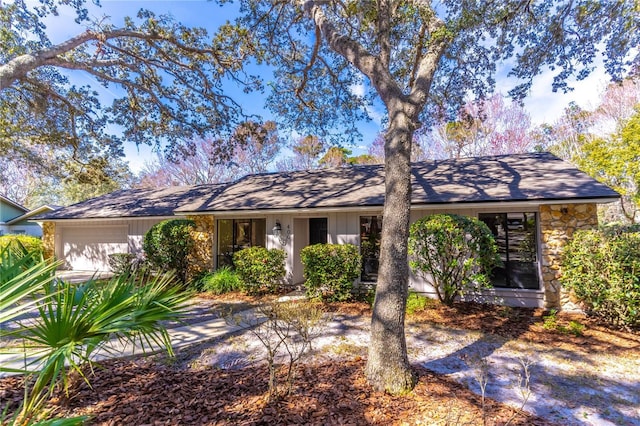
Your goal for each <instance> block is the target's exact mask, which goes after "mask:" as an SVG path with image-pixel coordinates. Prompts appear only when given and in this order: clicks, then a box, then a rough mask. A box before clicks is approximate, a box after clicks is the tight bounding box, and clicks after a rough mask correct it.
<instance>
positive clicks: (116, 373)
mask: <svg viewBox="0 0 640 426" xmlns="http://www.w3.org/2000/svg"><path fill="white" fill-rule="evenodd" d="M364 365H365V361H364V360H363V359H356V360H351V361H346V362H340V363H335V362H332V363H324V364H317V365H308V364H304V365H301V366H300V367H299V368H298V370H297V377H296V382H295V387H294V391H293V393H292V394H291V395H289V396H281V397H279V398H271V399H269V398H268V395H267V381H268V377H267V372H266V369H265V368H264V367H249V368H245V369H242V370H230V371H222V370H213V369H209V370H200V371H185V370H179V369H175V368H173V367H172V366H170V365H167V364H164V363H161V362H157V361H152V360H143V359H140V360H128V361H121V360H114V361H108V362H105V363H103V368H101V369H99V370H96V374H95V376H93V377H91V378H90V380H91V383H92V385H93V389H90V388H89V387H88V386H87V385H86V383H84V382H82V381H77V383H76V384H75V385H74V387H73V389H72V390H71V393H70V394H71V395H72V397H71V398H70V399H66V398H64V396H59V397H57V398H54V399H53V401H52V403H51V404H50V408H52V409H53V410H54V413H55V414H56V415H57V416H65V417H67V416H75V415H89V416H91V420H90V421H89V423H88V424H92V425H133V424H136V425H226V424H242V425H290V424H305V425H327V424H332V425H334V424H335V425H362V424H372V425H404V424H407V425H408V424H467V423H468V422H471V423H472V424H482V421H481V420H480V419H482V408H481V407H482V401H481V399H480V397H479V396H477V395H475V394H474V393H472V392H471V391H469V390H468V389H466V388H465V387H464V386H462V385H460V384H458V383H456V382H454V381H453V380H450V379H447V378H444V377H442V376H439V375H437V374H435V373H433V372H430V371H429V370H427V369H425V368H422V367H416V371H417V373H418V375H419V382H418V384H417V386H416V388H415V389H414V391H413V392H411V393H410V394H408V395H404V396H390V395H387V394H384V393H380V392H373V391H372V390H371V388H370V387H369V385H368V384H367V382H366V380H365V378H364V375H363V369H364ZM19 381H20V379H18V378H11V379H5V380H3V381H1V382H0V395H3V400H7V401H9V400H11V401H15V402H17V401H19V400H20V397H21V394H20V390H19V388H20V386H19V383H18V382H19ZM282 388H284V386H282ZM5 398H6V399H5ZM485 412H486V416H487V421H488V424H492V425H500V424H505V423H507V422H508V420H509V419H511V418H512V417H513V420H512V422H511V424H514V425H524V424H526V425H551V424H553V423H550V422H548V421H546V420H544V419H541V418H538V417H535V416H532V415H530V414H528V413H520V412H518V411H517V410H514V409H512V408H510V407H508V406H506V405H503V404H500V403H498V402H495V401H493V400H489V399H487V400H486V411H485Z"/></svg>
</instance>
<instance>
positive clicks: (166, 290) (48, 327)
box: [0, 248, 190, 424]
mask: <svg viewBox="0 0 640 426" xmlns="http://www.w3.org/2000/svg"><path fill="white" fill-rule="evenodd" d="M56 266H58V264H57V263H53V262H47V261H44V260H42V258H40V259H39V260H38V259H37V258H36V257H34V254H33V253H29V252H28V251H27V250H26V249H24V248H23V249H22V250H9V249H8V248H5V249H3V250H0V293H1V294H2V298H0V322H5V321H11V320H12V319H15V318H17V317H18V316H20V315H23V314H25V313H27V312H30V311H33V310H35V309H36V308H37V311H38V314H39V321H36V322H34V323H33V324H31V325H27V326H24V327H23V329H21V330H19V331H18V332H17V333H18V334H19V336H20V337H22V338H24V339H25V340H26V342H28V343H27V345H25V347H24V350H25V351H26V352H25V357H32V359H33V360H32V361H30V362H29V364H28V366H27V368H28V370H27V373H28V374H29V375H32V376H33V379H34V380H33V383H32V384H31V385H30V387H28V389H27V393H26V396H25V401H24V404H23V407H22V413H21V417H23V420H24V419H27V420H28V419H32V418H33V416H36V415H37V414H38V412H39V411H40V409H41V408H42V406H43V404H44V402H45V401H46V399H47V397H48V396H49V395H50V394H51V393H52V392H53V391H54V390H55V389H56V387H57V385H58V384H59V383H62V384H63V385H65V386H66V383H67V377H68V371H67V366H70V367H71V369H73V370H75V371H77V372H78V373H80V375H82V370H81V366H82V364H83V363H91V357H92V355H93V354H94V353H95V351H97V350H99V349H101V348H109V347H110V343H111V342H114V340H113V339H118V340H115V342H117V344H119V343H120V342H121V341H123V340H124V341H130V342H132V343H133V342H136V341H137V342H139V344H140V345H141V346H142V347H143V348H149V347H150V345H152V344H153V345H154V348H153V349H154V350H155V349H157V348H158V347H165V348H166V349H167V350H168V351H169V353H170V354H172V351H171V345H170V341H169V336H168V334H167V332H166V330H165V328H164V326H163V325H162V324H163V322H164V321H168V320H179V319H180V318H181V317H182V316H183V315H184V312H183V310H182V306H183V305H184V303H185V302H186V300H187V299H188V298H189V297H190V294H188V293H179V292H178V289H177V287H175V286H173V283H174V279H173V276H172V275H161V276H158V277H156V278H155V279H154V280H152V281H151V282H148V283H147V284H146V285H145V286H142V287H141V286H139V285H138V278H137V277H136V276H133V275H132V276H120V277H114V278H112V279H111V280H110V281H108V282H107V283H100V284H98V283H97V282H95V281H89V282H87V283H85V284H82V285H75V284H71V283H66V282H56V281H54V279H55V268H56ZM9 333H11V334H15V333H16V331H10V332H6V331H4V330H3V329H0V338H2V337H4V336H5V335H6V334H9ZM0 371H13V372H16V371H15V370H13V369H11V368H8V367H5V366H0ZM23 372H24V371H23ZM83 377H84V376H83ZM85 380H87V378H86V377H85ZM65 424H69V423H65Z"/></svg>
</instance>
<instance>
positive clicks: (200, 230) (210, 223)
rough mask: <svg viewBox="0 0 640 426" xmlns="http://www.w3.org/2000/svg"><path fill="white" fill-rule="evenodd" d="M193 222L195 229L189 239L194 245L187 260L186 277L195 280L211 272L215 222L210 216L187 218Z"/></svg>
mask: <svg viewBox="0 0 640 426" xmlns="http://www.w3.org/2000/svg"><path fill="white" fill-rule="evenodd" d="M187 219H190V220H192V221H194V222H195V224H196V227H195V228H194V229H193V230H192V231H191V237H192V238H193V240H194V241H195V243H196V246H195V249H194V251H193V252H192V253H191V255H190V259H189V271H188V277H189V279H191V278H196V277H198V276H199V275H200V274H202V273H203V272H205V271H211V270H213V266H214V258H213V256H214V254H213V243H214V240H213V239H214V235H215V234H214V229H215V221H214V218H213V216H211V215H203V216H188V217H187Z"/></svg>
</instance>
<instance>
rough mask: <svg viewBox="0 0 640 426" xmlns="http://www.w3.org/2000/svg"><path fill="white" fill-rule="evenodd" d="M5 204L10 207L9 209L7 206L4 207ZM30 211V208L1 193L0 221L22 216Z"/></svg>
mask: <svg viewBox="0 0 640 426" xmlns="http://www.w3.org/2000/svg"><path fill="white" fill-rule="evenodd" d="M3 204H4V205H5V206H7V207H9V209H8V210H7V209H6V208H2V205H3ZM28 211H29V209H28V208H26V207H24V206H22V205H20V204H18V203H16V202H15V201H13V200H11V199H10V198H7V197H5V196H4V195H0V222H3V221H4V222H8V221H9V220H12V219H13V218H15V217H18V216H21V215H22V214H24V213H26V212H28Z"/></svg>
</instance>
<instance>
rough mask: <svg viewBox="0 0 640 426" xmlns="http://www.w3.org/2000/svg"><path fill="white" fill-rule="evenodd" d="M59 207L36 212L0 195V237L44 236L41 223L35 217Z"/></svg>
mask: <svg viewBox="0 0 640 426" xmlns="http://www.w3.org/2000/svg"><path fill="white" fill-rule="evenodd" d="M56 208H57V207H52V206H42V207H38V208H37V209H34V210H29V209H28V208H26V207H24V206H22V205H20V204H19V203H17V202H15V201H13V200H11V199H9V198H7V197H5V196H3V195H0V236H2V235H8V234H26V235H32V236H34V237H41V236H42V227H41V226H40V223H38V222H37V221H35V220H34V217H36V216H38V215H41V214H44V213H49V212H52V211H54V210H55V209H56Z"/></svg>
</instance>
